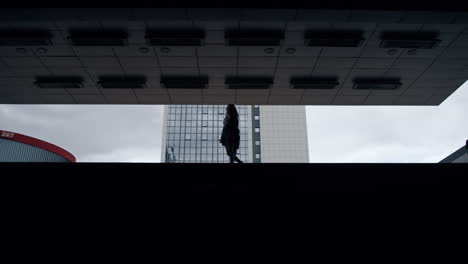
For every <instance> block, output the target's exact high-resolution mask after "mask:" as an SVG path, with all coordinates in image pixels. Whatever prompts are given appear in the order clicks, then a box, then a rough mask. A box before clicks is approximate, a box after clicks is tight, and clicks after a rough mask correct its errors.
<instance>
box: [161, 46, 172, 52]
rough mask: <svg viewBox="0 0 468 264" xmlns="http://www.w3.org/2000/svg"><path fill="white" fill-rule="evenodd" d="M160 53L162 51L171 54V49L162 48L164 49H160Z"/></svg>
mask: <svg viewBox="0 0 468 264" xmlns="http://www.w3.org/2000/svg"><path fill="white" fill-rule="evenodd" d="M159 51H161V52H162V53H169V52H170V51H171V49H170V48H168V47H162V48H159Z"/></svg>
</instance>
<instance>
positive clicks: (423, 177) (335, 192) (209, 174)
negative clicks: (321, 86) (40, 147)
mask: <svg viewBox="0 0 468 264" xmlns="http://www.w3.org/2000/svg"><path fill="white" fill-rule="evenodd" d="M0 168H1V169H2V171H3V172H8V173H2V176H3V177H4V179H6V181H7V186H8V191H20V192H21V191H26V192H29V191H35V192H36V191H37V192H42V191H53V192H62V191H65V192H68V191H145V192H162V193H168V192H176V193H180V194H183V193H188V192H203V193H211V194H215V193H218V194H219V193H241V194H246V195H247V197H249V198H260V199H287V200H316V201H324V202H328V203H330V202H331V203H333V204H352V205H356V204H361V203H372V204H374V205H382V206H386V205H388V204H389V205H392V206H405V205H416V206H419V205H421V206H427V205H440V206H455V207H458V206H466V205H467V204H466V201H465V200H464V197H465V195H466V190H467V187H468V185H467V176H466V173H465V172H466V171H467V170H466V169H467V168H468V166H467V165H466V164H440V163H437V164H286V163H284V164H281V163H279V164H164V163H75V164H72V163H1V164H0Z"/></svg>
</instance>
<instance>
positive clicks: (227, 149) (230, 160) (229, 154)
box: [225, 145, 234, 163]
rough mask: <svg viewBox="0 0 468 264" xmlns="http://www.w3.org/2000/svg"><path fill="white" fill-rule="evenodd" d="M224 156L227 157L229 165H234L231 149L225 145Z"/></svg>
mask: <svg viewBox="0 0 468 264" xmlns="http://www.w3.org/2000/svg"><path fill="white" fill-rule="evenodd" d="M225 147H226V154H227V155H228V156H229V163H234V159H233V157H232V154H231V149H230V146H229V145H226V146H225Z"/></svg>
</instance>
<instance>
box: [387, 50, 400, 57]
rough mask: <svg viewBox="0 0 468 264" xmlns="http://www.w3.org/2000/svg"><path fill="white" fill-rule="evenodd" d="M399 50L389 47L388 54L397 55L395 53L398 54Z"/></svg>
mask: <svg viewBox="0 0 468 264" xmlns="http://www.w3.org/2000/svg"><path fill="white" fill-rule="evenodd" d="M397 52H398V50H396V49H389V50H387V54H388V55H392V56H393V55H395V54H397Z"/></svg>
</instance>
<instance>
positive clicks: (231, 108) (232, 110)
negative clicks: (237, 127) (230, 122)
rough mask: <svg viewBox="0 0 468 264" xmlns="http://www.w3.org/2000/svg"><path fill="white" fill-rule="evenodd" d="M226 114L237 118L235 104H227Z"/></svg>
mask: <svg viewBox="0 0 468 264" xmlns="http://www.w3.org/2000/svg"><path fill="white" fill-rule="evenodd" d="M226 115H227V116H229V117H233V118H239V113H238V112H237V109H236V106H235V105H233V104H228V106H227V108H226Z"/></svg>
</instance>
